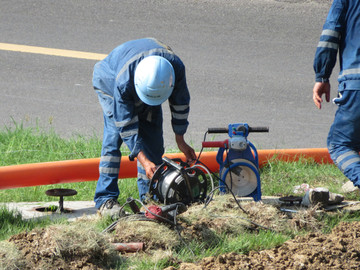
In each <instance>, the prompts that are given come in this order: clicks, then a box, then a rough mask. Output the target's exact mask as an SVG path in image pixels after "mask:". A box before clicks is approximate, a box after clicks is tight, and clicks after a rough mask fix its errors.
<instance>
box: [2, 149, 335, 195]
mask: <svg viewBox="0 0 360 270" xmlns="http://www.w3.org/2000/svg"><path fill="white" fill-rule="evenodd" d="M216 154H217V152H203V153H202V154H201V158H200V161H201V162H202V163H204V164H205V165H206V166H207V167H208V168H209V169H210V170H211V171H214V172H217V171H218V170H219V164H218V163H217V162H216V159H215V157H216ZM258 155H259V166H260V167H262V166H264V165H265V164H266V163H267V162H268V161H270V160H281V161H290V162H291V161H297V160H298V159H299V158H300V157H304V158H312V159H314V160H315V161H316V162H318V163H332V160H331V158H330V155H329V153H328V151H327V149H326V148H307V149H279V150H259V151H258ZM165 156H166V157H168V158H171V159H172V158H181V159H183V160H184V155H183V154H182V153H174V154H165ZM99 162H100V159H99V158H92V159H79V160H66V161H54V162H44V163H34V164H22V165H12V166H3V167H0V189H10V188H19V187H28V186H39V185H50V184H60V183H72V182H83V181H95V180H97V179H98V177H99ZM136 167H137V166H136V162H135V161H130V160H129V158H128V157H122V158H121V166H120V172H119V178H120V179H122V178H134V177H136V175H137V169H136Z"/></svg>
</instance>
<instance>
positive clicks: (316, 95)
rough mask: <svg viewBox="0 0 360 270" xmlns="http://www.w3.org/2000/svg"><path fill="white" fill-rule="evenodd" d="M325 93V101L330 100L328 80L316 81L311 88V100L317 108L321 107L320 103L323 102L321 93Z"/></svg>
mask: <svg viewBox="0 0 360 270" xmlns="http://www.w3.org/2000/svg"><path fill="white" fill-rule="evenodd" d="M323 94H325V99H326V102H329V101H330V83H328V82H316V83H315V85H314V88H313V100H314V103H315V105H316V107H318V108H319V109H321V103H322V102H323V99H322V95H323Z"/></svg>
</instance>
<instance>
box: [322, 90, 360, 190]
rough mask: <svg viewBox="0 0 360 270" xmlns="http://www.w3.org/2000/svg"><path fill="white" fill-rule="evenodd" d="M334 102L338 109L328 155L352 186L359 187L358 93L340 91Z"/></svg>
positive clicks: (359, 134)
mask: <svg viewBox="0 0 360 270" xmlns="http://www.w3.org/2000/svg"><path fill="white" fill-rule="evenodd" d="M334 102H335V104H337V105H338V106H339V107H338V109H337V111H336V114H335V118H334V122H333V124H332V126H331V128H330V131H329V135H328V149H329V153H330V155H331V158H332V160H333V161H334V163H335V164H336V165H337V166H338V168H339V169H340V170H341V171H342V172H343V173H344V175H345V176H346V177H347V178H348V179H349V180H350V181H351V182H352V183H353V185H354V186H355V187H360V155H359V150H360V91H351V90H346V91H342V92H340V93H339V96H338V98H336V99H334ZM354 190H355V189H354Z"/></svg>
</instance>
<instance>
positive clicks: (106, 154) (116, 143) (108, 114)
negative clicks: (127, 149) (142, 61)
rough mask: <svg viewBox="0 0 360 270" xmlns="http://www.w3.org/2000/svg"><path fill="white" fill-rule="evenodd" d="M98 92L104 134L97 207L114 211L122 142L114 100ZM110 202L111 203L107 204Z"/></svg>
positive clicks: (95, 197) (117, 194) (117, 192)
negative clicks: (113, 111)
mask: <svg viewBox="0 0 360 270" xmlns="http://www.w3.org/2000/svg"><path fill="white" fill-rule="evenodd" d="M97 92H98V96H99V101H100V104H101V107H102V109H103V113H104V134H103V143H102V149H101V158H100V164H99V174H100V176H99V179H98V182H97V186H96V190H95V196H94V201H95V207H96V208H98V209H100V208H101V206H106V208H108V209H112V208H113V206H114V205H115V204H118V203H117V198H118V196H119V187H118V177H119V170H120V160H121V152H120V146H121V144H122V140H121V138H120V135H119V133H118V131H117V128H116V126H115V122H114V120H113V114H112V104H113V100H112V98H111V97H110V96H107V95H103V94H102V93H101V92H100V91H97ZM107 202H109V203H107Z"/></svg>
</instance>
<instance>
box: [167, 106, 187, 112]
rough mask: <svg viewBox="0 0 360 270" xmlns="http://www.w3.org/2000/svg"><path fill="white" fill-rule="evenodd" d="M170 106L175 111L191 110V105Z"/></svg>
mask: <svg viewBox="0 0 360 270" xmlns="http://www.w3.org/2000/svg"><path fill="white" fill-rule="evenodd" d="M170 106H171V107H172V108H173V109H174V111H177V112H178V111H185V110H187V109H189V105H172V104H170Z"/></svg>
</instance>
